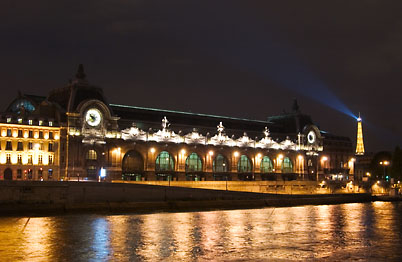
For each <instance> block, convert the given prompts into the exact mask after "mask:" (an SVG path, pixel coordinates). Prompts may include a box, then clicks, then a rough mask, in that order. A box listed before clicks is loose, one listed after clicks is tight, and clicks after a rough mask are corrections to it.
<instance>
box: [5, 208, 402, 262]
mask: <svg viewBox="0 0 402 262" xmlns="http://www.w3.org/2000/svg"><path fill="white" fill-rule="evenodd" d="M193 260H196V261H206V260H211V261H222V260H223V261H249V260H253V261H256V260H257V261H270V260H276V261H289V260H297V261H298V260H300V261H306V260H307V261H310V260H329V261H342V260H344V261H351V260H352V261H402V203H389V202H373V203H363V204H360V203H359V204H342V205H322V206H302V207H284V208H264V209H248V210H230V211H227V210H225V211H208V212H183V213H157V214H134V215H133V214H130V215H66V216H54V217H33V218H28V217H20V218H18V217H2V218H0V261H193Z"/></svg>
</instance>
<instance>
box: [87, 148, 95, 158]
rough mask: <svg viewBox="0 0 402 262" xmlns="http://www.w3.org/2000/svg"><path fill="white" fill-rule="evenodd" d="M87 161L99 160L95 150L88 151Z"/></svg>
mask: <svg viewBox="0 0 402 262" xmlns="http://www.w3.org/2000/svg"><path fill="white" fill-rule="evenodd" d="M86 159H87V160H96V159H98V155H97V154H96V151H95V150H93V149H91V150H88V152H87V156H86Z"/></svg>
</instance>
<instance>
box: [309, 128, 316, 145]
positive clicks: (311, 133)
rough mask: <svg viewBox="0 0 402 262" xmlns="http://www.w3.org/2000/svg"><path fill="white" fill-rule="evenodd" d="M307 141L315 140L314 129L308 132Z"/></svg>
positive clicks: (312, 141)
mask: <svg viewBox="0 0 402 262" xmlns="http://www.w3.org/2000/svg"><path fill="white" fill-rule="evenodd" d="M307 141H308V142H309V143H310V144H312V143H314V142H315V133H314V131H310V132H308V135H307Z"/></svg>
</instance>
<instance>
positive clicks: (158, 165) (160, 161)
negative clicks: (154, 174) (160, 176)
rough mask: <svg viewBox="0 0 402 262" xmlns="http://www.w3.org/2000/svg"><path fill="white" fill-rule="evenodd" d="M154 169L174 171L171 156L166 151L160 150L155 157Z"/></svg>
mask: <svg viewBox="0 0 402 262" xmlns="http://www.w3.org/2000/svg"><path fill="white" fill-rule="evenodd" d="M155 170H156V171H174V159H173V157H172V156H171V155H170V154H169V153H168V152H166V151H162V152H161V153H160V154H159V155H158V156H157V157H156V161H155Z"/></svg>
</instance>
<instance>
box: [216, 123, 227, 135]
mask: <svg viewBox="0 0 402 262" xmlns="http://www.w3.org/2000/svg"><path fill="white" fill-rule="evenodd" d="M216 128H217V129H218V135H219V136H221V135H222V133H223V131H224V130H225V127H224V126H223V125H222V122H219V125H218V126H217V127H216Z"/></svg>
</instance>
